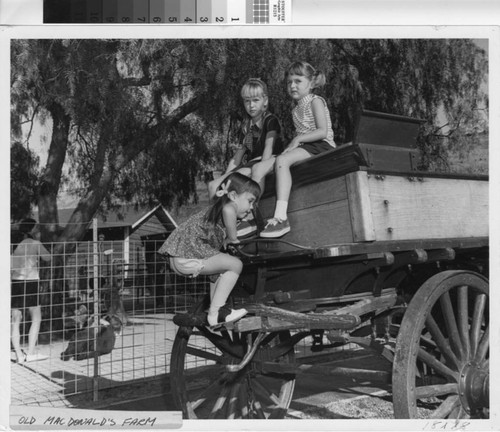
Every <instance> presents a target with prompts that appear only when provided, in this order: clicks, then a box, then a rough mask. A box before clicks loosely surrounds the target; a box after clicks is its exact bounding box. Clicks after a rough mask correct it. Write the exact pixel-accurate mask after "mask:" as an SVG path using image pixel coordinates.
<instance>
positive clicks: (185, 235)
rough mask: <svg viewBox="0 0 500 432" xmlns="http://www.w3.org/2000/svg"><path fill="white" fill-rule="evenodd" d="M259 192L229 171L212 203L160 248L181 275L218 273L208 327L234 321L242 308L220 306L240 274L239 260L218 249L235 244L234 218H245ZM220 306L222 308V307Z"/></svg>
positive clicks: (236, 239)
mask: <svg viewBox="0 0 500 432" xmlns="http://www.w3.org/2000/svg"><path fill="white" fill-rule="evenodd" d="M259 195H260V187H259V185H258V184H257V183H256V182H255V181H253V180H252V179H251V178H249V177H246V176H244V175H243V174H240V173H232V174H230V175H229V176H228V177H227V178H226V179H225V181H224V182H223V183H222V184H221V185H220V187H219V188H218V189H217V191H216V193H215V200H214V202H213V204H212V205H211V206H210V207H209V208H208V209H204V210H202V211H200V212H198V213H196V214H194V215H193V216H191V217H190V218H189V219H188V220H186V221H185V222H183V223H182V224H180V225H179V226H178V227H177V228H176V229H175V230H174V231H173V232H172V234H170V236H169V237H168V239H167V240H166V241H165V243H164V244H163V245H162V246H161V248H160V249H159V251H158V252H159V253H160V254H163V255H168V257H169V261H170V267H171V268H172V270H173V271H174V272H175V273H177V274H180V275H182V276H188V277H196V276H198V275H218V278H217V280H216V281H215V283H212V284H210V306H209V308H208V311H207V321H208V324H209V325H210V326H215V325H217V324H219V323H223V322H226V323H227V322H233V321H236V320H238V319H240V318H242V317H243V316H245V315H246V313H247V311H246V310H245V309H231V310H229V311H227V309H226V308H222V307H223V306H224V305H225V303H226V300H227V298H228V297H229V294H230V293H231V291H232V290H233V288H234V286H235V284H236V281H237V280H238V277H239V275H240V273H241V270H242V268H243V264H242V262H241V260H240V259H239V258H237V257H235V256H232V255H230V254H228V253H225V252H221V249H226V248H227V246H228V245H229V244H237V243H239V240H238V238H237V228H236V225H237V221H238V220H241V219H243V218H244V217H246V216H247V215H248V214H249V213H250V212H251V211H252V209H253V206H254V203H255V202H256V201H257V199H258V198H259ZM221 308H222V309H221Z"/></svg>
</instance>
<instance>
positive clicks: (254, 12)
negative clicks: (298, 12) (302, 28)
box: [43, 0, 292, 25]
mask: <svg viewBox="0 0 500 432" xmlns="http://www.w3.org/2000/svg"><path fill="white" fill-rule="evenodd" d="M291 14H292V0H44V1H43V23H44V24H65V23H71V24H219V25H241V24H288V23H291Z"/></svg>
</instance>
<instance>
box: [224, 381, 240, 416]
mask: <svg viewBox="0 0 500 432" xmlns="http://www.w3.org/2000/svg"><path fill="white" fill-rule="evenodd" d="M240 387H241V383H240V382H239V381H238V382H236V383H235V384H234V385H233V386H232V388H231V392H230V393H229V399H228V403H227V409H226V418H227V419H229V420H234V419H236V418H238V417H237V412H238V395H239V392H240Z"/></svg>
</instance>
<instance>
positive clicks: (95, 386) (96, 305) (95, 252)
mask: <svg viewBox="0 0 500 432" xmlns="http://www.w3.org/2000/svg"><path fill="white" fill-rule="evenodd" d="M92 246H93V256H94V261H93V265H94V272H93V273H94V293H93V296H94V324H93V326H94V376H93V378H92V390H93V401H94V402H97V401H98V399H99V356H98V355H97V333H98V331H99V279H100V278H99V273H100V269H99V258H100V257H99V244H98V243H97V218H94V219H92Z"/></svg>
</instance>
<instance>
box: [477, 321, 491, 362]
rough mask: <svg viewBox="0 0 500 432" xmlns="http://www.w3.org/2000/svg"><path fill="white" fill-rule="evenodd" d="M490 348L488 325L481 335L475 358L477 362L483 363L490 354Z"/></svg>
mask: <svg viewBox="0 0 500 432" xmlns="http://www.w3.org/2000/svg"><path fill="white" fill-rule="evenodd" d="M489 348H490V326H488V327H486V330H485V331H484V333H483V336H482V337H481V341H480V342H479V345H478V347H477V351H476V357H475V358H474V360H475V361H476V362H477V363H482V362H483V361H484V359H485V358H486V355H487V354H488V350H489Z"/></svg>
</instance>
